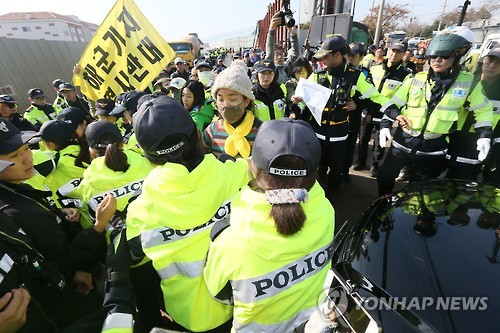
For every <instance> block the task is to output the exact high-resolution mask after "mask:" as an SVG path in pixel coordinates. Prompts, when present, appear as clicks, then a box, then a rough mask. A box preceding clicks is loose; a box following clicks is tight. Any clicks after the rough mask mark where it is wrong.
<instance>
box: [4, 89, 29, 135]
mask: <svg viewBox="0 0 500 333" xmlns="http://www.w3.org/2000/svg"><path fill="white" fill-rule="evenodd" d="M0 117H2V118H4V119H7V120H9V121H10V122H11V123H12V124H13V125H14V126H16V127H17V128H18V129H19V130H20V131H35V126H33V125H32V124H31V123H30V122H29V121H28V120H26V119H25V118H23V116H21V115H20V114H19V113H17V102H16V100H15V99H14V98H13V97H12V96H9V95H0Z"/></svg>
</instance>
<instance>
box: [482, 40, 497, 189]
mask: <svg viewBox="0 0 500 333" xmlns="http://www.w3.org/2000/svg"><path fill="white" fill-rule="evenodd" d="M482 72H483V74H482V77H481V80H482V85H483V89H484V94H485V95H486V97H488V98H489V100H490V101H491V103H492V104H493V112H494V114H493V128H494V130H493V147H492V148H491V151H490V154H489V156H488V158H487V160H486V161H485V168H484V171H483V180H484V181H486V182H490V183H493V184H495V185H497V186H499V185H500V125H499V120H500V89H498V87H499V86H500V48H494V49H491V50H490V51H488V53H487V54H486V56H485V57H484V59H483V66H482Z"/></svg>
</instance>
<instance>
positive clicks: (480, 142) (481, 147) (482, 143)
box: [477, 138, 491, 161]
mask: <svg viewBox="0 0 500 333" xmlns="http://www.w3.org/2000/svg"><path fill="white" fill-rule="evenodd" d="M490 147H491V140H490V139H489V138H481V139H477V150H478V151H479V154H478V155H477V159H478V160H480V161H484V159H485V158H486V156H488V153H489V151H490Z"/></svg>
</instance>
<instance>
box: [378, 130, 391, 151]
mask: <svg viewBox="0 0 500 333" xmlns="http://www.w3.org/2000/svg"><path fill="white" fill-rule="evenodd" d="M391 139H392V136H391V129H390V128H382V129H380V133H379V141H380V142H379V144H380V147H382V148H385V145H386V144H387V141H389V140H391Z"/></svg>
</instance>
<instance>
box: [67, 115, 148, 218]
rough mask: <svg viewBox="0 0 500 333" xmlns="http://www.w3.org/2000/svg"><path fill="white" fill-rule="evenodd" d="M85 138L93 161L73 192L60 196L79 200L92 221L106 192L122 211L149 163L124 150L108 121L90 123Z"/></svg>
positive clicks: (118, 131)
mask: <svg viewBox="0 0 500 333" xmlns="http://www.w3.org/2000/svg"><path fill="white" fill-rule="evenodd" d="M85 138H86V140H87V143H88V146H89V148H90V152H91V154H90V155H91V159H92V162H91V163H90V165H89V167H88V168H87V169H86V170H85V172H84V173H83V178H82V180H81V182H80V183H79V184H78V186H77V187H76V189H74V190H73V191H72V192H71V193H61V194H62V195H66V196H69V197H73V198H78V199H80V200H81V202H82V203H83V205H84V206H85V207H86V208H88V210H84V211H85V212H88V213H89V214H90V216H89V217H90V218H91V219H92V220H94V219H95V212H96V210H97V207H98V206H99V204H100V203H101V201H102V200H104V198H105V196H106V193H108V192H110V193H111V194H113V195H114V196H115V197H116V198H117V209H118V210H120V211H124V210H125V208H126V207H127V204H128V200H129V199H130V197H131V196H132V194H133V193H134V192H135V191H137V190H140V188H141V186H142V182H143V180H144V178H145V177H146V176H147V174H148V173H149V171H150V170H151V169H152V166H151V164H150V163H149V162H148V161H147V160H146V159H145V158H144V157H143V156H141V155H139V154H137V153H136V152H134V151H132V150H125V151H123V137H122V135H121V133H120V130H119V129H118V127H117V126H116V125H115V124H113V123H111V122H109V121H107V120H99V121H96V122H93V123H91V124H89V126H87V128H86V130H85Z"/></svg>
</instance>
